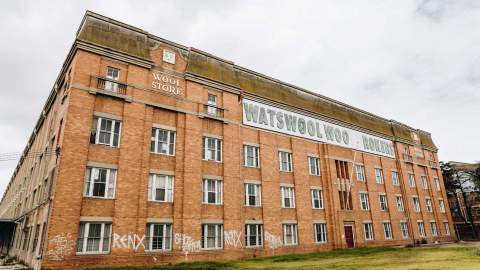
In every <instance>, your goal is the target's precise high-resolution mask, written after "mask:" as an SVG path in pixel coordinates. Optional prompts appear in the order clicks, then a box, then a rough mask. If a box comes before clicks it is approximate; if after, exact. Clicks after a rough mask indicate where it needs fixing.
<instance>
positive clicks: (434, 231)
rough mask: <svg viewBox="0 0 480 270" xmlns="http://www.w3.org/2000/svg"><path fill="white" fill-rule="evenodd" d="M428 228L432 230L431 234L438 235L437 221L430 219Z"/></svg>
mask: <svg viewBox="0 0 480 270" xmlns="http://www.w3.org/2000/svg"><path fill="white" fill-rule="evenodd" d="M430 229H431V230H432V236H438V227H437V222H434V221H431V222H430Z"/></svg>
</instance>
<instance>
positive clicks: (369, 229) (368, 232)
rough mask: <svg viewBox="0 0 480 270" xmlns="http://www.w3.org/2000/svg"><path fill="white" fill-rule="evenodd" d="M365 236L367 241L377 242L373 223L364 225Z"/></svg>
mask: <svg viewBox="0 0 480 270" xmlns="http://www.w3.org/2000/svg"><path fill="white" fill-rule="evenodd" d="M363 235H364V237H365V240H366V241H371V240H375V235H374V232H373V224H372V223H371V222H365V223H363Z"/></svg>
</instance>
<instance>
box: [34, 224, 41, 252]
mask: <svg viewBox="0 0 480 270" xmlns="http://www.w3.org/2000/svg"><path fill="white" fill-rule="evenodd" d="M39 234H40V224H37V225H36V226H35V233H34V234H33V245H32V252H33V253H35V249H36V248H37V243H38V235H39Z"/></svg>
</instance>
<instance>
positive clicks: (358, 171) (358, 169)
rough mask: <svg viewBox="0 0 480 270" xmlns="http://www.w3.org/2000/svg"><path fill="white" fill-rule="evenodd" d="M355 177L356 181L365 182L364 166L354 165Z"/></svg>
mask: <svg viewBox="0 0 480 270" xmlns="http://www.w3.org/2000/svg"><path fill="white" fill-rule="evenodd" d="M355 175H356V178H357V181H360V182H365V166H363V165H358V164H357V165H355Z"/></svg>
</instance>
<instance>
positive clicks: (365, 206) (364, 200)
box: [360, 192, 370, 210]
mask: <svg viewBox="0 0 480 270" xmlns="http://www.w3.org/2000/svg"><path fill="white" fill-rule="evenodd" d="M360 206H361V208H362V210H369V209H370V205H369V203H368V193H365V192H362V193H360Z"/></svg>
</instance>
